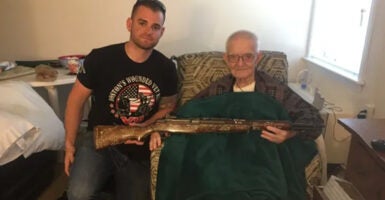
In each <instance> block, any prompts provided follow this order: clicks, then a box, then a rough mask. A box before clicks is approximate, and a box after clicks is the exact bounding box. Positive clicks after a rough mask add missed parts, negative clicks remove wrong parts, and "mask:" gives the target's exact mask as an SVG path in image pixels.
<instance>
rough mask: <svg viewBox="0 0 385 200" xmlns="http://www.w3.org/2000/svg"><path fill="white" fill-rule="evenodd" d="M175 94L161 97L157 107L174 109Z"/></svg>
mask: <svg viewBox="0 0 385 200" xmlns="http://www.w3.org/2000/svg"><path fill="white" fill-rule="evenodd" d="M176 101H177V95H173V96H168V97H162V98H161V99H160V102H159V109H161V110H162V109H174V108H175V106H176Z"/></svg>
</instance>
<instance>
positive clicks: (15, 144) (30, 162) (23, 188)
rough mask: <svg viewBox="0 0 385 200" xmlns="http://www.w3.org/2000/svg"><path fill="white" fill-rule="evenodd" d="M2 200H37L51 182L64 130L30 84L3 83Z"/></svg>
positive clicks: (0, 107) (0, 115)
mask: <svg viewBox="0 0 385 200" xmlns="http://www.w3.org/2000/svg"><path fill="white" fill-rule="evenodd" d="M0 94H1V96H2V97H1V98H0V199H29V200H30V199H37V198H38V196H39V195H40V194H41V193H42V191H44V189H45V188H46V187H47V186H48V185H49V184H50V183H51V182H52V180H53V175H54V167H55V165H56V164H57V152H58V150H60V149H63V146H64V127H63V123H62V122H61V120H60V119H59V118H58V117H57V116H56V114H55V113H54V111H53V110H52V109H51V107H50V106H49V105H48V104H47V103H46V101H45V100H44V99H43V98H42V97H40V96H39V94H38V93H36V91H35V90H34V89H33V88H32V87H31V86H30V85H29V84H27V83H25V82H21V81H1V82H0Z"/></svg>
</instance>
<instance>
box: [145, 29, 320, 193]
mask: <svg viewBox="0 0 385 200" xmlns="http://www.w3.org/2000/svg"><path fill="white" fill-rule="evenodd" d="M258 55H259V54H258V39H257V37H256V36H255V35H254V34H253V33H251V32H249V31H244V30H241V31H237V32H235V33H233V34H232V35H230V37H229V38H228V40H227V43H226V53H225V54H224V60H225V62H226V63H227V65H228V67H229V68H230V71H231V74H230V75H228V76H225V77H223V78H221V79H219V80H218V81H216V82H214V83H212V84H211V85H210V86H209V87H208V88H206V89H205V90H203V91H202V92H200V93H199V94H198V95H197V96H196V97H195V98H194V99H193V100H191V101H189V102H187V103H186V104H185V105H183V106H182V107H180V108H179V109H178V111H177V114H176V115H177V116H178V117H181V118H199V117H209V118H210V117H212V118H243V119H252V120H290V121H292V122H294V123H306V124H308V125H310V126H311V125H314V127H321V126H319V125H321V124H322V119H321V118H320V116H319V114H318V111H317V110H316V109H315V108H314V107H313V106H312V105H310V104H308V103H307V102H306V101H304V100H303V99H302V98H301V97H299V96H298V95H296V94H295V93H294V92H293V91H291V90H290V89H289V88H288V87H287V86H286V85H285V84H283V83H280V82H279V81H276V80H274V79H273V78H271V77H269V76H268V75H266V74H264V73H263V72H259V71H257V70H256V65H257V63H258ZM320 133H321V128H314V129H312V130H301V131H298V132H294V131H287V130H281V129H278V128H275V127H273V126H269V127H267V129H266V130H263V131H250V132H248V133H245V134H219V132H218V134H216V133H212V134H203V135H194V136H186V135H172V136H171V137H168V138H167V140H166V141H165V145H164V148H163V149H162V153H161V156H160V160H159V168H158V177H157V191H156V199H160V200H163V199H164V200H166V199H167V200H171V199H175V200H176V199H178V200H179V199H221V200H224V199H229V200H230V199H242V200H252V199H266V200H268V199H269V200H278V199H285V200H299V199H305V198H306V193H305V178H304V168H305V166H306V165H307V164H308V163H309V162H310V160H311V159H312V158H313V156H314V155H315V153H316V149H315V145H314V141H313V140H311V139H314V138H316V137H317V136H318V135H319V134H320ZM156 136H157V134H153V135H152V137H151V142H150V148H153V149H154V148H156V147H157V146H158V145H160V139H159V138H158V137H156Z"/></svg>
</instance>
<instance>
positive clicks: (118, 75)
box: [65, 0, 177, 200]
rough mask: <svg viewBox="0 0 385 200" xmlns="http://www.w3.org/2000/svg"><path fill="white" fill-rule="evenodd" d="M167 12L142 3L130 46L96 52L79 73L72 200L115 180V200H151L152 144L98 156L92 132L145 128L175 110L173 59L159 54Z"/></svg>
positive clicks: (72, 132)
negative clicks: (83, 124)
mask: <svg viewBox="0 0 385 200" xmlns="http://www.w3.org/2000/svg"><path fill="white" fill-rule="evenodd" d="M165 12H166V11H165V7H164V5H163V4H162V3H161V2H160V1H157V0H151V1H137V2H136V3H135V5H134V7H133V9H132V13H131V17H129V18H128V19H127V22H126V23H127V30H128V31H129V32H130V39H129V41H128V42H125V43H121V44H114V45H110V46H106V47H103V48H99V49H94V50H92V51H91V53H90V54H89V55H88V56H87V57H86V59H85V61H84V67H83V68H82V69H80V70H79V73H78V75H77V80H76V82H75V84H74V86H73V89H72V91H71V92H70V95H69V97H68V101H67V109H66V113H65V129H66V143H65V151H66V153H65V172H66V174H67V175H69V188H68V192H67V196H68V198H69V199H70V200H74V199H81V200H84V199H93V198H97V193H98V192H99V191H100V190H101V189H102V187H103V186H104V184H105V182H106V181H107V180H108V179H109V178H110V177H112V176H113V177H114V179H115V183H116V184H115V185H116V194H115V198H116V199H126V200H128V199H150V185H149V183H150V161H149V159H150V154H149V147H148V143H147V142H144V143H143V142H139V141H127V142H126V144H122V145H117V146H114V147H110V148H106V149H102V150H98V151H96V150H95V147H94V144H93V134H92V130H93V128H94V126H96V125H115V124H119V125H121V124H125V125H137V126H146V125H148V124H151V123H153V122H154V121H156V120H157V119H159V118H163V117H164V116H166V115H167V114H168V113H169V112H171V111H172V110H173V109H174V107H175V104H176V93H177V76H176V70H175V67H174V64H173V62H172V61H171V60H169V59H168V58H166V57H165V56H164V55H163V54H161V53H160V52H159V51H157V50H155V49H154V47H155V46H156V45H157V43H158V41H159V39H160V38H161V36H162V35H163V32H164V29H165V28H164V27H163V24H164V21H165ZM90 96H91V98H92V107H91V110H90V113H89V118H88V120H89V121H88V127H87V133H85V134H84V135H79V138H78V139H77V133H78V130H79V124H80V121H81V117H82V110H83V106H84V104H85V102H86V101H87V100H88V99H89V97H90ZM75 141H76V145H75ZM143 144H144V145H143Z"/></svg>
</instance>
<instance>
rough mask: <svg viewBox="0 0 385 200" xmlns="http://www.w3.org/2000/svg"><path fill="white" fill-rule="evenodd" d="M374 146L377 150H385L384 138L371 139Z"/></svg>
mask: <svg viewBox="0 0 385 200" xmlns="http://www.w3.org/2000/svg"><path fill="white" fill-rule="evenodd" d="M371 144H372V147H373V149H374V150H376V151H383V152H385V140H384V139H374V140H372V141H371Z"/></svg>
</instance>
